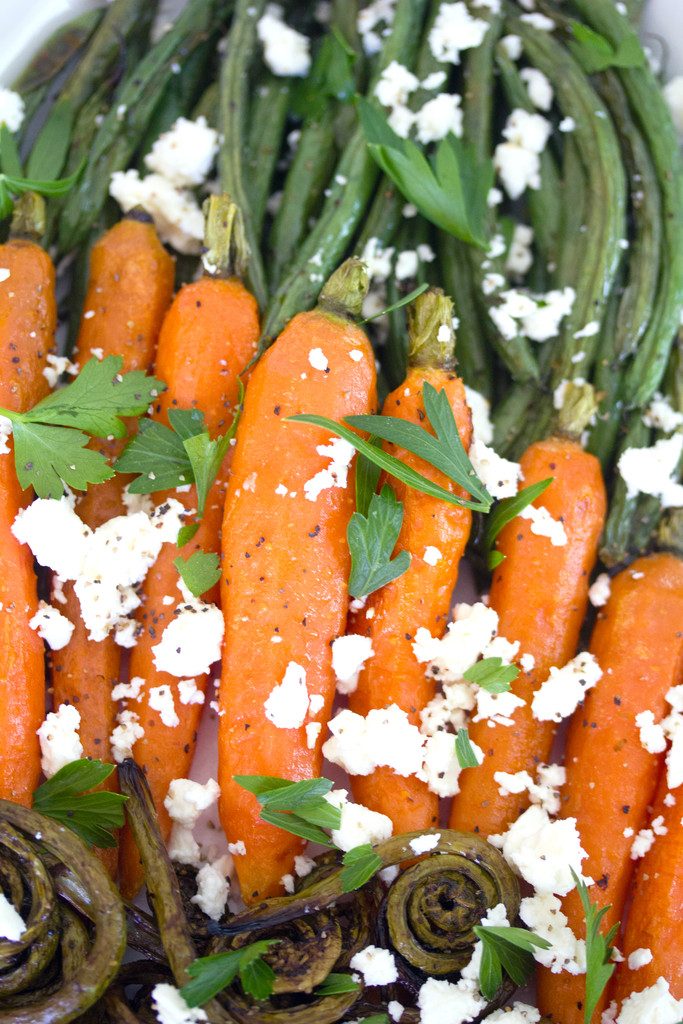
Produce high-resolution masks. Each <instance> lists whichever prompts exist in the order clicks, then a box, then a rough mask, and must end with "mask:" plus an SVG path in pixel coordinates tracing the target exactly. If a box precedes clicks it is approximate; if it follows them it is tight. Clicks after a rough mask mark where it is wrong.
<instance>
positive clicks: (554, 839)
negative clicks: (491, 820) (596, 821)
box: [489, 804, 588, 896]
mask: <svg viewBox="0 0 683 1024" xmlns="http://www.w3.org/2000/svg"><path fill="white" fill-rule="evenodd" d="M489 842H490V843H491V844H492V845H493V846H497V847H498V848H499V849H501V850H502V853H503V856H504V857H505V859H506V860H507V862H508V864H509V865H510V866H511V867H512V868H513V870H514V871H516V872H517V874H519V875H520V876H521V877H522V878H523V879H524V880H525V881H526V882H528V883H529V884H530V885H533V887H534V889H536V890H537V891H538V892H543V893H546V892H553V893H555V894H556V895H558V896H566V895H567V893H568V892H571V890H572V889H573V888H574V886H575V882H574V879H573V878H572V875H571V871H570V869H571V868H573V869H574V871H575V873H576V874H577V875H578V876H579V877H580V876H581V863H582V861H584V860H585V859H586V857H587V856H588V854H587V853H586V851H585V850H584V849H583V848H582V846H581V839H580V837H579V833H578V832H577V830H576V818H561V819H559V820H557V821H552V820H551V819H550V817H549V815H548V812H547V811H544V810H543V809H542V808H541V807H539V806H537V805H536V804H532V805H531V807H528V808H527V810H526V811H524V813H523V814H521V815H520V816H519V818H518V819H517V821H515V822H513V824H512V825H510V827H509V828H508V830H507V832H504V833H503V834H501V835H494V836H490V837H489Z"/></svg>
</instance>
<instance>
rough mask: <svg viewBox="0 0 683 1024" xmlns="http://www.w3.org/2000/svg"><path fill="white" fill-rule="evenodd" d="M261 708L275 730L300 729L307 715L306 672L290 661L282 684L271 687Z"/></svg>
mask: <svg viewBox="0 0 683 1024" xmlns="http://www.w3.org/2000/svg"><path fill="white" fill-rule="evenodd" d="M263 707H264V710H265V713H266V718H267V719H268V721H269V722H272V723H273V725H274V726H275V727H276V728H278V729H300V728H301V726H302V725H303V724H304V721H305V719H306V715H307V714H308V690H307V689H306V670H305V669H304V668H302V667H301V665H298V664H297V663H296V662H295V661H290V662H289V664H288V665H287V668H286V669H285V674H284V676H283V678H282V682H281V683H278V684H277V685H276V686H274V687H273V689H272V690H271V691H270V693H269V695H268V697H267V698H266V700H265V702H264V705H263Z"/></svg>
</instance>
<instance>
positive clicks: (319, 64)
mask: <svg viewBox="0 0 683 1024" xmlns="http://www.w3.org/2000/svg"><path fill="white" fill-rule="evenodd" d="M356 57H357V54H356V51H355V50H353V49H352V48H351V47H350V46H349V45H348V43H347V42H346V40H345V39H344V37H343V35H342V34H341V32H340V31H339V29H337V28H332V31H331V32H329V33H328V34H327V35H326V36H325V38H324V39H323V41H322V44H321V46H320V49H319V50H318V54H317V56H316V58H315V61H314V62H313V67H312V68H311V71H310V73H309V74H308V75H307V76H306V78H304V79H302V80H301V81H300V82H297V84H296V85H295V87H294V90H293V94H292V110H293V112H294V113H295V114H296V115H297V117H301V118H304V119H307V120H315V119H317V118H320V117H322V115H323V114H324V112H325V108H326V107H327V105H328V103H329V101H330V100H331V99H336V100H339V101H341V102H342V103H344V102H347V101H348V100H350V99H351V97H352V96H353V94H354V91H355V81H354V77H353V65H354V63H355V60H356Z"/></svg>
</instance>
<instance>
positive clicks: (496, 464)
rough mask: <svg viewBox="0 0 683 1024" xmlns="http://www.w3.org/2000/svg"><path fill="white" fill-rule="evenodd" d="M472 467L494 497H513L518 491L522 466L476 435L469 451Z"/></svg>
mask: <svg viewBox="0 0 683 1024" xmlns="http://www.w3.org/2000/svg"><path fill="white" fill-rule="evenodd" d="M468 454H469V457H470V462H471V463H472V467H473V469H474V471H475V473H476V474H477V476H478V477H479V479H480V480H481V482H482V483H483V485H484V487H485V488H486V490H487V491H488V492H489V494H491V495H492V496H493V497H494V498H511V497H513V496H514V495H515V494H516V493H517V489H518V486H519V481H520V480H521V477H522V467H521V466H520V464H519V463H518V462H511V461H510V460H509V459H504V458H503V457H502V456H501V455H498V453H497V452H496V451H494V449H493V448H489V447H488V445H485V444H484V443H483V441H480V440H479V438H478V437H476V436H475V438H474V440H473V441H472V444H471V445H470V450H469V452H468Z"/></svg>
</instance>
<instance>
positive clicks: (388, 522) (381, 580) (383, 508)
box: [346, 484, 410, 598]
mask: <svg viewBox="0 0 683 1024" xmlns="http://www.w3.org/2000/svg"><path fill="white" fill-rule="evenodd" d="M402 523H403V504H402V503H401V502H400V501H399V500H398V499H397V497H396V495H395V494H394V492H393V490H392V488H391V487H390V486H389V484H385V485H384V487H383V488H382V490H381V491H380V493H379V494H373V495H372V497H371V498H370V506H369V508H368V514H367V516H364V515H361V513H360V512H354V513H353V515H352V516H351V519H350V520H349V525H348V527H347V530H346V538H347V541H348V545H349V551H350V553H351V575H350V577H349V593H350V594H351V597H355V598H362V597H367V596H368V594H372V593H374V591H375V590H379V589H380V587H384V586H386V584H387V583H391V581H392V580H395V579H396V578H397V577H398V576H402V575H403V573H404V572H405V571H406V569H407V568H408V566H409V565H410V555H409V554H408V552H407V551H400V552H399V553H398V554H397V555H396V557H395V558H392V557H391V556H392V553H393V551H394V548H395V546H396V541H397V540H398V535H399V533H400V531H401V525H402Z"/></svg>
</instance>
